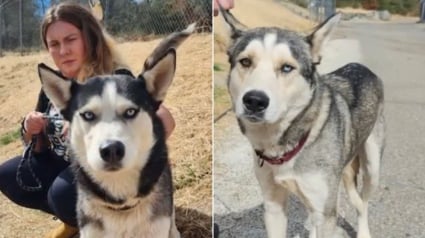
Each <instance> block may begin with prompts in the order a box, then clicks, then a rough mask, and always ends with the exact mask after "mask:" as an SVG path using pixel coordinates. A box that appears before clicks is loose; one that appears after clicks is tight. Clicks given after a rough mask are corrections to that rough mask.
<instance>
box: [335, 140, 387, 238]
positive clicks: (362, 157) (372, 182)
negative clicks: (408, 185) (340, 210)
mask: <svg viewBox="0 0 425 238" xmlns="http://www.w3.org/2000/svg"><path fill="white" fill-rule="evenodd" d="M381 141H382V140H377V139H376V138H375V135H374V134H371V135H370V136H369V137H368V139H367V140H366V142H365V144H364V145H363V146H362V148H361V149H360V151H359V154H358V157H356V158H355V159H354V160H353V161H352V162H351V163H350V164H349V165H348V166H347V167H346V168H345V169H344V178H343V181H344V185H345V189H346V190H347V193H348V196H349V198H350V201H351V203H352V204H353V205H354V207H355V208H356V210H357V214H358V232H357V238H370V237H371V236H370V231H369V225H368V203H369V198H370V195H371V193H372V192H373V190H374V189H375V188H376V187H377V186H378V182H379V167H380V160H381V156H382V146H383V143H381ZM359 167H361V169H362V171H363V187H362V190H361V195H360V194H359V193H358V191H357V188H356V187H357V186H356V176H357V175H358V174H359Z"/></svg>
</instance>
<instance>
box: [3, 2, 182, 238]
mask: <svg viewBox="0 0 425 238" xmlns="http://www.w3.org/2000/svg"><path fill="white" fill-rule="evenodd" d="M41 37H42V40H43V43H44V46H45V47H46V49H47V50H48V52H49V54H50V56H51V57H52V58H53V61H54V63H55V65H56V66H57V68H58V69H59V72H60V73H61V74H62V75H63V76H65V77H67V78H74V79H76V80H78V81H80V82H84V80H85V79H87V78H88V77H91V76H94V75H98V74H112V73H118V72H119V69H123V68H125V66H124V64H123V63H122V61H121V59H120V58H119V57H118V54H116V52H115V50H114V49H113V44H112V41H111V39H110V38H109V37H108V36H107V35H106V34H105V32H103V31H102V28H101V26H100V25H99V23H98V21H97V20H96V19H95V18H94V17H93V15H92V14H91V13H90V11H88V10H87V9H85V8H84V7H82V6H80V5H76V4H69V3H68V4H59V5H57V6H54V7H52V8H51V9H49V11H48V12H47V13H46V16H45V18H44V20H43V22H42V25H41ZM46 114H47V115H49V116H50V117H58V116H59V117H60V115H59V114H58V112H57V111H56V109H55V108H54V107H53V106H52V105H51V103H50V102H49V99H48V98H47V97H46V95H45V94H44V92H43V91H41V92H40V94H39V98H38V102H37V106H36V109H35V111H32V112H30V113H28V114H27V115H26V116H25V118H24V120H23V122H22V138H23V141H24V143H25V144H27V145H28V144H29V143H30V142H31V141H33V142H35V144H34V147H33V148H34V149H33V153H32V154H33V156H31V157H30V160H31V161H30V163H25V164H24V165H23V167H22V169H19V171H20V174H19V176H18V177H19V178H20V179H21V181H23V182H24V183H25V184H29V185H34V176H33V175H32V174H31V171H30V168H29V167H31V168H32V170H33V172H34V175H36V177H37V178H38V179H39V180H40V183H41V190H39V191H27V190H25V189H23V188H22V187H23V186H22V184H18V180H17V176H16V174H17V171H18V167H19V163H20V161H21V160H22V157H21V156H17V157H15V158H12V159H10V160H8V161H7V162H5V163H4V164H2V165H0V190H1V191H2V192H3V193H4V194H5V195H6V196H7V197H8V198H9V199H10V200H12V201H13V202H15V203H16V204H18V205H21V206H24V207H28V208H33V209H38V210H42V211H44V212H47V213H50V214H53V215H54V216H56V217H58V218H59V219H60V220H61V221H63V224H61V226H60V227H58V228H57V229H55V230H54V231H52V232H51V233H49V234H48V235H47V237H62V238H65V237H72V236H73V235H75V234H76V233H77V232H78V229H77V228H76V226H77V221H76V211H75V203H76V189H75V184H74V182H73V180H74V177H73V174H72V173H71V171H70V168H69V162H68V158H67V157H68V156H67V153H66V152H67V148H66V145H65V136H66V131H67V129H66V126H65V127H64V129H63V130H62V133H59V135H57V133H56V134H55V133H54V132H55V131H56V132H57V131H58V130H57V128H53V129H51V128H50V126H49V128H50V129H49V130H45V128H46V124H47V119H45V118H46V116H45V115H46ZM157 114H158V116H159V117H160V118H161V119H162V121H163V123H164V127H165V130H166V134H167V136H169V134H170V133H171V132H172V130H173V129H174V126H175V122H174V119H173V118H172V116H171V114H170V112H169V111H168V110H167V109H166V108H165V107H163V106H161V107H160V109H159V110H158V112H157ZM60 125H61V124H60V123H59V126H60ZM62 125H63V124H62ZM56 126H57V127H59V126H58V125H57V124H56ZM55 129H56V130H55Z"/></svg>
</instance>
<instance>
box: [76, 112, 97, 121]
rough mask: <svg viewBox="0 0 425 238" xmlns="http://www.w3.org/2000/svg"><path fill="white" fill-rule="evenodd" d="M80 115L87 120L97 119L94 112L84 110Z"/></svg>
mask: <svg viewBox="0 0 425 238" xmlns="http://www.w3.org/2000/svg"><path fill="white" fill-rule="evenodd" d="M80 116H81V117H82V118H83V119H84V120H85V121H94V119H96V115H94V113H93V112H90V111H88V112H82V113H80Z"/></svg>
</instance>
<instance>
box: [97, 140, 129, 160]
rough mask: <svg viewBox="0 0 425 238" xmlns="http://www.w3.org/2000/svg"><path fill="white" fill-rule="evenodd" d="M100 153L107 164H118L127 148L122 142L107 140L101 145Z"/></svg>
mask: <svg viewBox="0 0 425 238" xmlns="http://www.w3.org/2000/svg"><path fill="white" fill-rule="evenodd" d="M99 152H100V156H101V157H102V159H103V160H104V161H105V162H108V163H116V162H119V161H121V160H122V158H123V157H124V154H125V147H124V144H123V143H122V142H121V141H117V140H107V141H105V142H103V143H102V144H101V145H100V147H99Z"/></svg>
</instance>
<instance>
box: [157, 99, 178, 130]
mask: <svg viewBox="0 0 425 238" xmlns="http://www.w3.org/2000/svg"><path fill="white" fill-rule="evenodd" d="M156 115H158V117H159V118H160V119H161V121H162V124H163V125H164V129H165V138H168V137H169V136H170V135H171V133H172V132H173V130H174V128H175V127H176V122H175V121H174V118H173V116H172V115H171V112H170V111H168V109H167V108H166V107H164V106H163V105H162V104H161V105H160V106H159V109H158V111H156Z"/></svg>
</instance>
